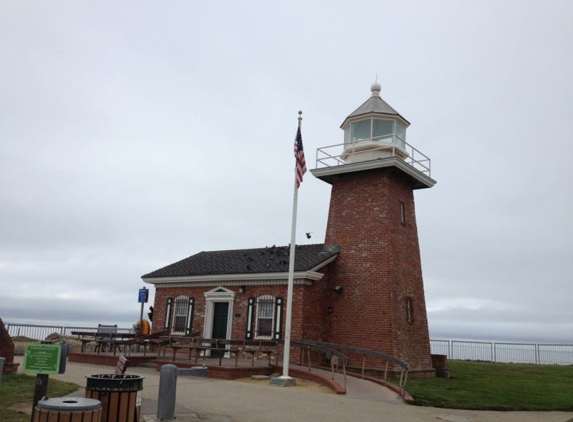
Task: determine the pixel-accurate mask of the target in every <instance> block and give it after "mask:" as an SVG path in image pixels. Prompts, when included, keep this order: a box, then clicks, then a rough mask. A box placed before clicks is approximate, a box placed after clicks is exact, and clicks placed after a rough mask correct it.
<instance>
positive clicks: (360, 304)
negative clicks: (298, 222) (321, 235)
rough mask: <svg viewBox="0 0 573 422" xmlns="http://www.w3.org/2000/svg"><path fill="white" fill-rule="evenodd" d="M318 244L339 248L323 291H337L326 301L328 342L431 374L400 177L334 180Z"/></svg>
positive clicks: (407, 191)
mask: <svg viewBox="0 0 573 422" xmlns="http://www.w3.org/2000/svg"><path fill="white" fill-rule="evenodd" d="M401 202H402V203H403V204H404V210H405V224H402V222H401V212H400V203H401ZM325 243H326V244H327V245H339V246H340V247H341V252H340V255H339V257H338V259H337V260H336V261H334V263H333V265H332V268H331V269H330V270H331V280H330V283H331V285H332V286H334V285H341V286H343V287H344V292H343V293H342V294H339V295H338V296H334V297H333V298H332V303H333V312H332V313H331V314H330V318H329V321H328V323H327V325H328V326H329V327H330V334H329V341H331V342H333V343H342V344H347V345H353V346H357V347H363V348H368V349H373V350H377V351H380V352H382V353H386V354H389V355H392V356H395V357H398V358H400V359H403V360H405V361H406V362H407V363H408V364H409V365H410V367H411V368H412V369H428V368H431V359H430V342H429V335H428V323H427V316H426V305H425V297H424V286H423V279H422V270H421V261H420V250H419V245H418V233H417V227H416V216H415V206H414V196H413V191H412V188H411V187H410V185H409V183H408V181H407V180H406V179H405V178H404V176H403V175H402V174H401V173H400V172H399V171H398V170H396V169H393V168H386V169H378V170H372V171H363V172H356V173H347V174H343V175H339V176H337V177H336V179H335V180H334V181H333V182H332V193H331V200H330V210H329V216H328V226H327V232H326V240H325ZM408 297H410V298H411V303H412V316H413V319H412V321H411V322H409V321H408V320H407V311H406V304H407V298H408ZM371 363H373V364H375V361H372V362H371Z"/></svg>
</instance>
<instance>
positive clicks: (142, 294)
mask: <svg viewBox="0 0 573 422" xmlns="http://www.w3.org/2000/svg"><path fill="white" fill-rule="evenodd" d="M148 300H149V290H148V289H147V288H146V287H143V288H141V289H139V297H138V299H137V301H138V302H139V303H141V312H140V313H139V325H137V327H138V328H137V334H140V333H141V326H142V325H143V304H144V303H147V301H148Z"/></svg>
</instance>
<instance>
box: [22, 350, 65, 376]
mask: <svg viewBox="0 0 573 422" xmlns="http://www.w3.org/2000/svg"><path fill="white" fill-rule="evenodd" d="M61 351H62V348H61V347H60V345H59V344H27V345H26V351H25V353H24V365H23V371H24V372H30V373H34V374H57V373H58V372H59V370H60V354H61Z"/></svg>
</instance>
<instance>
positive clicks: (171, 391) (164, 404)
mask: <svg viewBox="0 0 573 422" xmlns="http://www.w3.org/2000/svg"><path fill="white" fill-rule="evenodd" d="M176 390H177V367H176V366H175V365H170V364H168V365H163V366H162V367H161V373H160V375H159V396H158V399H157V419H158V420H160V421H168V420H172V419H175V395H176V394H175V393H176Z"/></svg>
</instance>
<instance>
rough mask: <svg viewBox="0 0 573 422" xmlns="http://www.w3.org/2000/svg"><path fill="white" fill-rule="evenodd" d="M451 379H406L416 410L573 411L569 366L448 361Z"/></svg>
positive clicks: (407, 388)
mask: <svg viewBox="0 0 573 422" xmlns="http://www.w3.org/2000/svg"><path fill="white" fill-rule="evenodd" d="M448 367H449V369H450V370H451V378H449V379H446V378H431V379H410V380H408V385H407V386H406V390H407V391H408V392H409V393H410V394H411V395H412V396H413V397H414V404H417V405H420V406H434V407H445V408H452V409H474V410H506V411H509V410H536V411H551V410H561V411H573V366H562V365H525V364H512V363H491V362H469V361H455V360H452V361H448Z"/></svg>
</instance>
